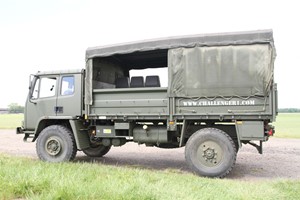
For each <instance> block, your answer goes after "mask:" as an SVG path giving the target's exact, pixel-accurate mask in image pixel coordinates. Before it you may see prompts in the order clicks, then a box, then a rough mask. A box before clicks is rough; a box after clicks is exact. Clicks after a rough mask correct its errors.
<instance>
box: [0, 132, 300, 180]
mask: <svg viewBox="0 0 300 200" xmlns="http://www.w3.org/2000/svg"><path fill="white" fill-rule="evenodd" d="M22 139H23V135H16V134H15V131H14V130H0V153H5V154H9V155H14V156H23V157H30V158H34V159H38V158H37V155H36V151H35V143H24V142H23V140H22ZM263 150H264V152H263V154H262V155H260V154H258V152H257V150H256V149H255V148H254V147H252V146H250V145H243V147H242V148H241V149H240V151H239V153H238V156H237V160H236V164H235V167H234V169H233V171H232V172H231V173H230V174H229V175H228V176H227V177H226V178H227V179H239V180H266V179H276V178H280V179H298V180H299V179H300V139H279V138H271V139H270V140H269V141H268V142H266V143H264V149H263ZM75 162H96V163H99V164H106V165H116V166H133V167H140V168H145V169H153V170H165V169H168V170H169V169H171V170H175V171H178V172H182V173H191V171H190V170H189V168H188V166H187V164H186V162H185V159H184V148H179V149H159V148H156V147H145V146H144V145H138V144H135V143H127V144H126V145H124V146H122V147H113V148H112V149H111V151H110V152H109V153H108V154H107V155H106V156H105V157H103V158H96V159H95V158H89V157H87V156H85V155H84V154H83V153H82V152H78V153H77V156H76V159H75Z"/></svg>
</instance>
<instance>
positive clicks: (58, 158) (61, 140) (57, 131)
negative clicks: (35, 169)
mask: <svg viewBox="0 0 300 200" xmlns="http://www.w3.org/2000/svg"><path fill="white" fill-rule="evenodd" d="M36 151H37V155H38V157H39V158H40V159H41V160H43V161H47V162H65V161H71V160H73V159H74V158H75V156H76V153H77V147H76V143H75V139H74V135H73V133H72V132H71V131H70V130H69V129H68V128H66V127H65V126H62V125H51V126H48V127H46V128H45V129H44V130H42V131H41V133H40V134H39V136H38V139H37V143H36Z"/></svg>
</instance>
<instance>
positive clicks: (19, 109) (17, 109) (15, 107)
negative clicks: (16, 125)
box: [8, 103, 24, 113]
mask: <svg viewBox="0 0 300 200" xmlns="http://www.w3.org/2000/svg"><path fill="white" fill-rule="evenodd" d="M8 112H9V113H24V106H20V105H19V104H17V103H11V104H9V105H8Z"/></svg>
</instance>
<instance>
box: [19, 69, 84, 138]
mask: <svg viewBox="0 0 300 200" xmlns="http://www.w3.org/2000/svg"><path fill="white" fill-rule="evenodd" d="M83 76H84V70H68V71H48V72H38V73H36V74H34V75H31V83H30V89H29V94H28V98H27V100H26V104H25V109H26V110H25V115H24V122H23V123H24V124H23V129H24V130H25V133H28V134H29V135H30V134H31V133H35V132H37V131H38V130H41V129H42V128H43V124H49V123H57V122H55V121H57V120H58V119H60V120H61V119H62V118H64V119H65V120H67V119H74V118H76V117H78V116H82V113H83V109H84V106H83V104H82V101H83V88H84V87H83V86H84V82H83ZM29 135H28V136H29Z"/></svg>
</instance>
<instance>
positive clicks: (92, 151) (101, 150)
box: [82, 145, 111, 157]
mask: <svg viewBox="0 0 300 200" xmlns="http://www.w3.org/2000/svg"><path fill="white" fill-rule="evenodd" d="M110 148H111V146H103V145H91V147H90V148H88V149H85V150H82V151H83V153H85V155H87V156H89V157H102V156H104V155H105V154H107V153H108V152H109V150H110Z"/></svg>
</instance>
